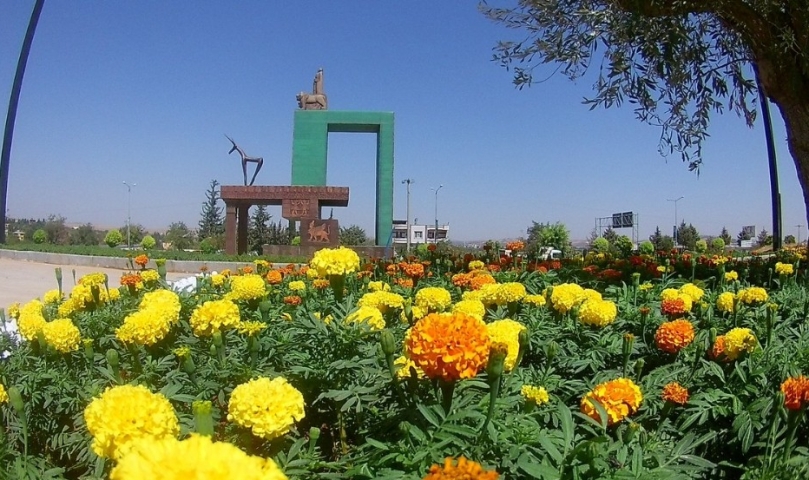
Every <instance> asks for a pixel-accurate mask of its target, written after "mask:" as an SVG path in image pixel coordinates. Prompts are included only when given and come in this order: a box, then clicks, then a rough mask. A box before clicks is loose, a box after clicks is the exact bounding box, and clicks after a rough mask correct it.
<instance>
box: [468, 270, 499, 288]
mask: <svg viewBox="0 0 809 480" xmlns="http://www.w3.org/2000/svg"><path fill="white" fill-rule="evenodd" d="M490 283H497V280H495V279H494V277H493V276H491V275H489V274H486V273H483V274H480V273H479V274H476V275H475V276H473V277H472V280H471V281H470V282H469V286H470V287H472V290H480V289H481V288H483V286H484V285H488V284H490Z"/></svg>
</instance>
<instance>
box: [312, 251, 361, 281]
mask: <svg viewBox="0 0 809 480" xmlns="http://www.w3.org/2000/svg"><path fill="white" fill-rule="evenodd" d="M309 266H310V267H311V268H312V269H314V270H317V274H318V276H320V277H323V278H326V277H328V276H329V275H348V274H349V273H354V272H356V271H357V270H359V268H360V257H359V255H357V252H355V251H354V250H351V249H350V248H345V247H340V248H324V249H322V250H318V251H317V252H315V255H314V257H313V258H312V260H311V261H310V262H309ZM307 274H308V272H307Z"/></svg>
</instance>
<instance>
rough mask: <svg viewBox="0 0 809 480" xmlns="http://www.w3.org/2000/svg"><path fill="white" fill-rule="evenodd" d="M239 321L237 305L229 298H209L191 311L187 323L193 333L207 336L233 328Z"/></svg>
mask: <svg viewBox="0 0 809 480" xmlns="http://www.w3.org/2000/svg"><path fill="white" fill-rule="evenodd" d="M240 322H241V317H240V316H239V307H238V306H237V305H236V304H235V303H233V302H231V301H230V300H211V301H208V302H205V303H203V304H202V305H200V306H199V307H197V308H196V309H194V312H193V313H191V319H190V321H189V323H190V324H191V328H193V329H194V335H196V336H198V337H209V336H211V335H213V334H214V332H221V331H223V330H227V329H230V328H235V327H237V326H238V325H239V323H240Z"/></svg>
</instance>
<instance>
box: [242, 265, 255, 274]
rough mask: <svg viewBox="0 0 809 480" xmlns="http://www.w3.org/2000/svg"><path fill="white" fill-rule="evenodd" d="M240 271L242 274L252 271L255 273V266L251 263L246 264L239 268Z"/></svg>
mask: <svg viewBox="0 0 809 480" xmlns="http://www.w3.org/2000/svg"><path fill="white" fill-rule="evenodd" d="M239 273H241V274H242V275H250V274H251V273H253V267H251V266H249V265H247V266H244V267H242V268H240V269H239Z"/></svg>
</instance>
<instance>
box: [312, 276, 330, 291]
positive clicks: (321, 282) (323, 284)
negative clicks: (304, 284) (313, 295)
mask: <svg viewBox="0 0 809 480" xmlns="http://www.w3.org/2000/svg"><path fill="white" fill-rule="evenodd" d="M329 285H330V284H329V281H328V280H326V279H325V278H316V279H314V280H312V286H313V287H315V288H316V289H318V290H323V289H325V288H329Z"/></svg>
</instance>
